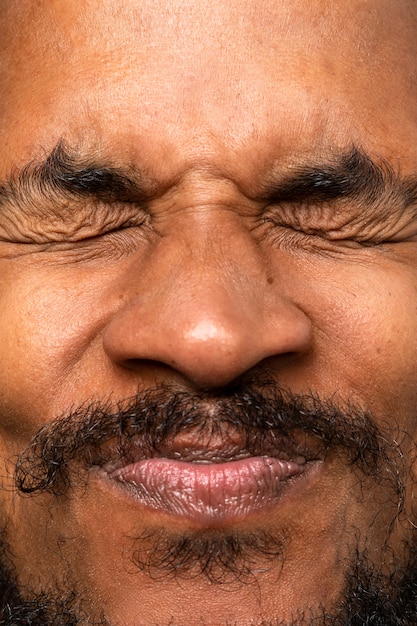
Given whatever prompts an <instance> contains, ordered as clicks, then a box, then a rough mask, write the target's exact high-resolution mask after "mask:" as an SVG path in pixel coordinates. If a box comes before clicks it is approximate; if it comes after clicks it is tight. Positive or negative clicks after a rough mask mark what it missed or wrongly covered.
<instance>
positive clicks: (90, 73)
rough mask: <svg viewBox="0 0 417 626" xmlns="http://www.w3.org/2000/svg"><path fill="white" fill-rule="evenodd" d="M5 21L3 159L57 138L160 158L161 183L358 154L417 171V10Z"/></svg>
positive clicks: (59, 14) (382, 4)
mask: <svg viewBox="0 0 417 626" xmlns="http://www.w3.org/2000/svg"><path fill="white" fill-rule="evenodd" d="M1 10H2V11H3V18H2V20H1V24H2V26H1V27H0V29H1V32H0V41H2V42H3V43H2V44H0V46H1V60H2V63H1V65H0V91H1V93H2V104H1V105H0V107H1V108H0V116H1V118H0V120H1V122H2V123H1V126H0V139H1V140H2V141H1V145H2V146H3V153H2V155H1V156H2V160H3V163H5V162H7V161H9V160H13V159H16V158H22V159H24V158H25V157H26V156H29V155H31V154H33V153H34V152H36V150H37V149H39V148H40V147H41V148H42V149H43V150H49V149H50V148H51V147H52V146H53V145H55V144H56V143H57V141H58V140H59V139H60V138H61V137H65V138H66V139H69V140H70V141H71V142H73V143H74V142H75V143H79V142H83V141H88V142H89V143H91V144H93V145H100V146H101V148H103V146H104V148H108V150H109V151H110V152H112V153H114V154H117V155H118V157H120V159H122V160H123V159H124V160H126V159H129V160H135V161H136V160H137V159H138V158H140V159H142V160H144V161H148V163H147V164H148V165H149V166H150V167H152V164H153V163H156V162H157V163H158V164H159V167H160V168H161V175H162V169H163V168H165V169H166V170H170V169H172V168H175V167H177V168H178V167H180V168H183V169H184V168H185V169H187V168H188V167H191V166H192V164H193V163H195V162H196V161H198V162H199V163H200V164H201V165H204V164H205V163H206V162H207V163H210V164H211V165H212V166H213V167H214V168H216V167H219V168H220V167H223V166H224V165H225V164H226V163H227V161H228V160H229V161H230V164H233V163H235V161H236V156H237V154H239V156H240V157H242V159H247V160H248V162H251V159H253V161H254V162H256V163H262V162H263V161H265V162H271V160H273V159H275V158H276V156H277V155H278V156H279V159H280V160H281V161H282V162H283V163H285V161H288V160H289V161H291V159H293V158H294V154H298V155H300V154H304V153H306V152H307V153H310V152H314V151H321V150H328V149H329V147H330V148H331V146H336V147H345V146H346V145H349V144H352V143H356V144H360V145H364V147H365V148H367V149H368V150H370V151H371V152H372V151H375V152H378V153H380V154H382V155H383V156H385V157H387V158H390V159H391V160H392V159H394V160H395V159H396V158H398V157H399V156H401V158H402V159H403V160H405V161H407V159H408V160H409V161H410V162H411V161H413V160H414V159H415V156H416V155H415V148H414V146H413V145H412V144H413V143H414V144H415V143H416V142H415V141H414V142H412V141H410V138H412V137H414V138H415V139H417V137H416V134H417V106H416V100H417V99H416V97H415V96H416V84H417V81H416V78H417V76H416V74H417V69H416V67H417V63H416V60H417V59H416V55H417V46H416V43H415V42H416V40H417V37H416V36H415V35H416V32H417V27H416V9H415V2H407V1H405V0H404V1H403V2H401V1H399V2H395V1H392V0H366V1H363V0H362V1H361V0H349V1H347V0H341V1H335V2H332V3H329V2H327V1H324V0H313V1H312V0H281V1H280V2H277V1H276V0H228V2H225V1H224V0H212V1H211V2H206V1H203V0H182V1H175V0H170V1H166V0H165V1H150V0H147V1H146V0H145V1H140V2H139V1H138V0H119V1H118V2H116V3H115V2H114V1H112V0H76V1H75V2H71V3H68V2H66V1H65V0H37V1H36V2H35V0H20V1H19V2H17V1H14V0H6V1H5V3H4V5H3V8H2V9H1ZM394 95H395V97H394ZM387 137H388V138H389V141H387ZM26 153H27V154H26Z"/></svg>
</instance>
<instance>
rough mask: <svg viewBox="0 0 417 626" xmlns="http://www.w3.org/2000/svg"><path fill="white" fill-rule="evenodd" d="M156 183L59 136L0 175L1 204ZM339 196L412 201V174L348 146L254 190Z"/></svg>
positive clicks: (114, 196) (273, 198)
mask: <svg viewBox="0 0 417 626" xmlns="http://www.w3.org/2000/svg"><path fill="white" fill-rule="evenodd" d="M160 186H161V185H158V184H157V183H156V181H153V180H151V179H150V178H147V177H145V176H144V175H143V173H139V170H138V169H137V168H134V167H116V166H113V165H109V164H106V163H104V162H102V161H100V159H99V158H97V156H96V155H95V154H94V153H93V154H91V155H88V154H85V153H83V152H81V151H77V150H75V149H74V148H71V147H69V146H68V145H67V144H66V143H65V142H64V141H63V140H61V141H59V142H58V144H57V145H56V146H55V147H54V149H53V150H52V151H51V153H50V154H49V155H48V156H47V157H46V158H45V159H43V160H32V161H30V162H29V163H27V164H25V165H24V166H23V167H22V168H21V169H19V170H14V171H13V172H11V174H10V175H9V176H8V177H7V179H6V180H5V181H3V182H1V181H0V208H1V206H2V205H3V206H4V205H12V206H17V207H22V208H27V207H28V206H31V205H33V203H34V202H36V203H39V202H42V201H44V202H51V201H52V202H58V203H59V202H64V203H68V202H69V201H71V200H73V201H74V200H86V199H95V200H103V201H105V202H114V201H125V202H137V203H145V202H147V201H148V200H149V198H150V197H151V195H152V194H153V193H154V192H155V190H156V189H157V188H158V187H160ZM343 199H348V200H353V201H356V202H361V203H363V204H365V205H366V206H375V205H376V204H379V203H381V202H386V201H391V202H395V203H396V204H397V205H398V206H399V207H401V208H405V207H408V206H409V205H410V204H413V203H414V204H415V203H417V176H406V177H402V176H401V175H400V174H399V172H396V171H395V170H394V168H393V167H392V165H391V164H390V163H388V162H386V161H384V160H383V159H378V161H377V160H375V159H373V158H372V157H371V156H370V155H369V154H367V153H366V152H364V151H363V150H361V149H359V148H357V147H355V146H353V147H351V148H350V149H349V150H347V151H345V152H342V153H335V154H334V155H333V156H332V157H331V158H330V159H329V158H324V159H323V158H321V159H320V158H319V157H315V159H314V161H313V160H310V161H305V162H301V161H300V162H299V163H298V164H297V163H296V164H292V165H291V166H290V167H288V168H287V169H286V170H285V171H283V172H279V171H275V172H274V173H273V174H272V175H271V176H270V177H269V181H268V182H267V183H266V184H265V185H264V187H263V189H262V191H261V193H260V194H259V200H261V201H264V202H267V203H280V202H281V203H283V202H286V203H297V204H301V203H306V204H307V203H309V204H321V203H327V202H330V201H337V200H343Z"/></svg>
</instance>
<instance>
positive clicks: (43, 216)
mask: <svg viewBox="0 0 417 626" xmlns="http://www.w3.org/2000/svg"><path fill="white" fill-rule="evenodd" d="M149 217H150V216H149V213H148V212H147V211H146V209H144V208H143V207H141V206H138V205H136V204H134V203H126V202H112V203H107V202H103V201H94V202H91V201H90V202H87V201H86V202H76V203H73V202H67V203H66V204H65V206H64V205H59V204H54V205H53V206H51V207H45V206H44V205H42V206H37V207H33V211H31V212H28V211H25V212H20V215H19V214H18V213H17V212H13V211H5V212H3V213H2V214H0V234H1V235H2V239H3V240H8V241H15V242H16V243H45V242H47V243H49V242H50V243H52V242H54V241H72V242H76V241H81V240H83V239H87V238H92V237H97V236H100V235H104V234H106V233H109V232H111V231H116V230H121V229H126V228H130V227H133V226H135V227H140V226H142V225H143V224H144V223H145V222H146V221H147V220H148V219H149ZM2 231H3V232H2Z"/></svg>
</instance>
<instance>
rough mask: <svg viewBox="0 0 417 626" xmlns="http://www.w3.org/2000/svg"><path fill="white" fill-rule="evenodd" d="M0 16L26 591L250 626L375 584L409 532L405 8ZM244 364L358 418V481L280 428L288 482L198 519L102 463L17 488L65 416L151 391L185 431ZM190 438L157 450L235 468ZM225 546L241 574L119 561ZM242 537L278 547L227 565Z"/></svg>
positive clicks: (13, 432) (11, 448)
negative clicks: (250, 502)
mask: <svg viewBox="0 0 417 626" xmlns="http://www.w3.org/2000/svg"><path fill="white" fill-rule="evenodd" d="M1 12H2V15H1V19H0V93H1V94H2V97H1V99H0V180H1V181H2V193H1V195H0V204H1V211H0V275H1V276H2V279H1V283H0V342H1V345H2V346H3V348H2V361H1V365H0V390H1V395H0V457H1V459H2V460H1V463H2V469H1V475H2V477H3V487H4V488H3V491H2V492H1V523H2V528H4V529H5V532H4V538H5V541H6V542H7V544H8V547H9V549H10V555H9V557H8V558H7V559H5V560H6V561H7V562H8V564H9V566H11V569H12V571H13V572H14V574H13V576H14V577H15V578H16V584H17V586H18V587H19V588H20V590H21V593H22V594H23V596H25V597H26V599H28V598H30V597H31V594H32V593H33V594H39V593H42V592H49V591H53V590H54V589H56V588H59V589H61V590H62V589H68V588H70V589H72V588H74V589H75V590H76V593H77V596H78V597H79V598H80V602H81V608H80V607H78V608H77V611H78V610H80V611H81V610H82V611H85V614H87V615H88V616H90V617H91V620H95V621H96V622H98V621H99V619H101V617H102V615H104V616H105V619H106V620H107V622H108V623H110V624H111V625H112V626H133V625H139V624H140V625H143V626H151V625H153V624H161V625H164V626H165V625H166V624H168V623H170V621H171V623H175V624H187V625H188V626H197V625H198V624H201V623H202V622H203V623H207V624H211V625H217V624H218V625H220V624H221V625H224V624H226V623H232V624H233V623H237V624H239V625H248V626H249V624H260V623H262V621H264V622H265V623H273V622H274V620H276V621H282V622H286V623H291V621H292V620H293V619H294V615H296V614H300V613H306V615H312V616H316V617H318V619H322V618H321V616H322V615H323V610H322V609H323V606H324V607H325V609H326V610H327V611H328V612H334V611H337V607H339V606H340V603H341V601H342V599H343V597H344V596H343V594H344V593H345V592H346V580H345V574H346V573H347V572H348V570H349V571H351V570H352V568H353V556H352V555H353V554H356V552H359V554H361V555H365V553H366V558H367V561H368V563H370V564H371V566H372V569H373V570H376V571H377V572H378V573H379V574H380V575H381V576H383V578H384V581H385V582H386V581H389V580H390V578H391V577H392V576H393V575H394V574H395V572H396V571H397V570H398V571H399V570H401V569H402V568H405V567H406V566H407V564H408V563H409V561H410V560H411V556H410V553H411V549H410V544H411V543H412V541H413V537H414V533H415V526H416V524H417V513H416V510H415V504H414V500H415V483H416V467H415V456H416V455H415V443H416V436H417V415H416V408H415V407H416V406H417V387H416V384H415V381H416V380H417V345H416V337H417V316H416V308H417V295H416V294H417V290H416V285H417V270H416V267H417V264H416V261H417V225H416V224H417V223H416V219H415V218H416V208H417V203H416V177H417V169H416V163H417V148H416V146H417V107H416V97H415V93H416V84H417V75H416V74H417V69H416V68H417V62H416V61H417V58H416V57H417V43H416V42H417V37H416V32H417V7H416V4H415V3H414V2H407V1H405V0H401V1H400V0H398V1H395V2H393V1H391V0H390V1H388V0H387V1H383V2H381V1H379V0H378V1H376V0H375V1H373V0H370V1H368V2H364V1H360V0H354V1H352V0H350V1H349V2H347V1H344V0H340V1H337V2H333V3H331V4H330V3H328V2H324V1H323V2H322V1H319V0H318V1H314V2H311V1H307V0H305V1H304V0H295V1H294V0H291V1H290V0H288V1H287V0H284V1H283V2H275V1H272V0H271V1H269V0H267V1H265V0H263V1H262V2H250V1H249V0H247V1H246V0H243V1H242V0H239V1H238V0H236V1H235V0H232V1H231V2H221V1H220V0H215V1H214V2H211V3H207V2H199V1H197V2H196V1H195V0H194V1H193V2H164V1H158V2H148V1H145V2H140V3H139V2H136V1H134V0H121V1H120V2H117V3H114V2H111V1H110V0H109V1H107V0H104V1H103V0H100V2H98V0H97V1H95V0H90V1H89V2H87V1H86V2H81V1H77V2H73V3H68V2H64V1H63V0H54V1H52V0H48V1H46V0H43V1H41V2H34V1H31V0H21V1H20V2H15V1H12V0H6V2H4V3H3V6H2V8H1ZM265 376H267V379H268V385H269V387H268V388H270V384H271V381H272V384H274V385H278V386H279V388H280V389H285V390H287V391H288V392H289V393H290V395H291V397H292V398H294V397H296V398H302V397H304V398H310V400H311V399H312V398H316V399H317V398H319V399H320V404H321V406H322V407H324V406H328V405H329V402H330V401H331V402H332V403H333V406H335V407H337V408H338V410H340V413H341V415H342V420H341V422H342V423H343V419H345V421H347V423H349V424H352V423H353V424H355V420H356V421H357V420H359V419H360V417H359V416H361V415H366V418H367V421H366V422H365V423H366V424H367V427H366V428H365V431H366V429H368V430H369V429H372V428H374V427H375V428H376V432H377V433H378V435H377V437H376V440H377V441H378V442H379V444H380V447H381V450H379V452H378V454H377V457H376V458H377V459H378V460H377V461H375V462H374V464H373V471H370V469H369V467H370V465H369V463H368V465H367V469H366V470H365V469H364V468H363V467H362V466H361V465H360V464H357V463H356V462H355V463H353V464H352V458H351V457H352V456H355V455H351V454H350V453H349V446H340V445H339V444H338V443H337V442H334V441H332V442H331V443H329V444H328V445H327V444H326V445H324V444H323V441H324V438H323V437H320V436H318V435H317V432H316V433H315V432H314V424H313V420H310V422H311V423H310V426H309V427H308V430H306V431H305V432H304V431H303V429H302V427H301V426H300V424H298V426H297V428H296V429H295V430H294V433H295V434H294V433H293V434H294V437H295V439H296V440H297V444H291V445H292V446H293V447H292V448H291V450H290V451H289V452H288V456H289V459H290V461H291V462H293V463H296V462H297V463H296V465H297V464H298V465H302V466H303V470H302V471H303V473H302V476H301V475H300V476H297V477H296V480H292V479H291V480H289V481H288V482H287V483H286V487H285V489H286V490H285V494H284V496H283V497H282V498H281V499H279V501H277V502H274V503H273V505H272V506H268V507H266V508H262V507H260V509H259V510H258V509H256V510H255V509H248V511H247V512H246V513H245V515H240V516H239V515H236V516H235V517H233V516H231V517H230V519H226V521H224V520H223V519H218V518H215V522H214V526H215V532H213V522H212V521H210V523H209V522H207V518H204V519H201V518H198V519H197V518H195V517H192V516H190V515H185V514H183V513H180V514H177V513H176V514H173V513H172V511H167V510H165V509H164V508H163V507H162V508H158V507H157V506H154V505H153V504H154V503H153V501H152V506H150V505H149V503H145V504H144V503H143V502H138V501H137V499H135V498H134V497H131V494H129V493H127V492H126V491H123V490H122V489H121V488H119V487H120V485H119V484H115V483H114V481H113V482H112V480H113V478H111V476H110V474H111V472H107V474H106V473H105V472H106V471H107V466H106V463H105V462H104V460H103V457H102V456H101V457H100V461H98V460H97V458H99V457H97V458H96V457H94V461H95V463H90V465H89V464H88V463H85V459H83V460H80V459H79V458H73V459H72V460H70V463H69V469H70V476H69V481H70V484H71V487H70V488H65V489H61V491H59V490H58V491H56V490H55V491H54V490H53V489H52V488H51V485H47V486H46V487H47V488H46V489H38V490H37V491H35V493H34V494H33V495H28V494H26V495H25V494H24V493H22V491H20V490H19V489H18V488H17V487H16V484H15V481H14V469H15V464H16V458H17V457H18V456H19V455H21V454H22V452H23V450H25V449H26V448H27V446H29V445H30V443H31V441H32V439H33V437H35V435H36V433H38V431H39V430H40V429H41V428H42V427H43V426H48V425H49V424H51V423H52V422H53V421H54V420H58V422H59V420H62V419H63V416H65V415H67V414H71V411H74V410H75V409H78V407H84V409H83V410H81V409H79V410H78V412H77V416H78V417H77V419H81V422H82V421H83V419H87V416H88V412H86V411H85V407H87V406H91V405H92V404H94V403H100V405H104V406H106V407H107V408H108V407H109V406H112V407H113V410H114V407H115V406H117V405H118V404H123V403H126V402H127V401H128V399H129V398H132V397H133V396H134V395H135V394H136V393H137V391H138V389H139V390H140V391H141V392H142V391H145V392H146V391H149V390H153V389H154V388H157V389H160V388H161V386H162V388H169V389H171V390H173V389H174V390H175V391H179V392H189V393H191V394H193V395H192V401H193V403H197V405H198V407H199V408H200V409H201V410H202V411H203V413H201V412H200V413H199V416H200V418H201V415H202V414H203V415H205V416H206V418H207V419H206V422H205V428H206V426H207V424H208V423H209V422H210V420H212V421H211V422H210V424H212V422H213V419H214V417H213V416H216V415H222V413H221V411H220V409H219V406H220V405H219V404H217V402H218V399H219V397H221V398H230V396H231V393H232V390H234V389H236V388H237V386H238V385H240V387H239V388H240V391H241V392H242V389H243V390H244V389H245V385H246V387H249V386H250V383H249V381H252V382H253V381H256V380H257V381H259V380H261V379H262V377H265ZM258 387H259V384H258ZM242 393H243V392H242ZM195 394H197V396H198V399H196V398H197V396H196V395H195ZM267 395H268V394H267ZM352 406H353V407H355V410H352V409H351V407H352ZM304 408H305V409H306V412H307V413H308V411H309V410H310V408H309V407H307V406H305V407H304ZM203 409H204V410H203ZM234 410H235V411H237V408H236V407H234ZM83 411H84V412H83ZM300 414H301V413H300ZM332 415H333V417H334V414H332ZM343 416H344V417H343ZM90 417H91V415H90ZM194 417H196V416H194ZM92 419H97V420H99V417H98V415H97V414H93V418H92ZM331 419H332V418H331V417H330V414H329V416H328V419H327V423H330V424H331ZM261 421H262V420H261ZM242 423H243V422H242ZM337 423H339V422H337ZM207 428H208V426H207ZM228 428H229V426H228ZM242 428H243V426H242ZM246 429H247V431H249V430H250V427H249V426H246ZM266 430H267V429H266ZM330 431H331V429H330ZM129 432H130V431H129ZM291 432H293V431H291ZM326 432H327V431H326ZM245 433H246V431H245ZM300 433H301V434H300ZM171 434H172V433H171ZM246 434H247V433H246ZM246 434H245V436H246ZM74 436H75V435H74ZM135 436H137V435H136V434H135ZM215 436H216V437H217V439H216V438H214V439H210V437H208V438H207V437H206V430H204V437H205V438H203V440H202V441H203V444H204V446H203V444H202V443H201V441H200V442H199V441H198V437H197V436H196V432H195V430H193V428H192V427H190V428H189V429H188V430H187V429H184V430H181V429H178V432H176V434H175V437H174V436H172V437H171V438H169V437H167V439H166V440H165V441H164V446H165V447H164V454H165V456H167V457H168V458H170V451H169V450H168V448H169V446H171V452H172V450H173V449H175V450H176V451H177V452H178V451H179V452H178V453H179V458H182V459H183V458H185V457H186V458H187V459H189V458H190V455H191V457H192V454H193V452H192V451H193V450H194V454H195V450H196V449H197V448H198V446H199V445H200V446H201V447H205V449H206V452H205V453H206V454H208V456H210V454H211V455H212V458H211V459H210V458H206V457H204V458H203V459H201V458H198V459H197V461H198V462H201V461H203V462H204V463H208V462H210V460H211V461H215V462H216V463H217V462H218V461H219V458H221V461H222V462H223V461H225V458H223V457H227V453H228V452H229V453H230V458H229V461H230V460H232V461H233V460H235V457H239V454H238V453H236V450H235V448H236V446H237V447H239V446H240V447H241V448H242V446H243V444H242V442H241V439H239V438H238V437H237V434H236V432H234V431H233V427H232V426H231V427H230V428H229V429H225V428H224V426H223V427H222V429H220V428H219V429H218V431H216V433H215ZM279 436H280V437H282V434H280V435H279ZM300 438H301V439H300ZM57 441H59V440H56V439H54V444H56V442H57ZM225 441H226V442H227V445H226V443H225ZM167 442H168V443H169V446H168V443H167ZM236 442H237V443H236ZM381 442H383V445H382V443H381ZM113 444H114V438H112V437H109V439H108V441H107V440H106V442H105V445H106V446H108V447H105V450H106V451H107V452H108V450H109V449H110V450H111V454H115V453H114V448H112V447H111V446H112V445H113ZM232 444H233V445H232ZM100 445H101V444H100ZM282 445H283V444H282V443H280V446H281V448H282ZM210 446H211V448H210ZM233 446H234V447H233ZM297 446H298V447H297ZM301 446H304V448H303V451H304V452H305V455H304V456H305V457H306V458H307V461H306V463H307V464H308V470H307V471H305V472H304V465H303V463H304V462H303V461H302V460H300V457H301V456H302V455H301V454H300V447H301ZM248 447H249V446H248ZM55 448H56V445H55ZM99 448H100V446H99ZM281 448H280V449H279V451H278V452H276V454H277V455H278V456H279V458H280V459H281V458H282V456H283V455H284V453H285V451H284V450H282V449H281ZM207 449H208V450H209V453H207ZM232 449H233V453H232V452H230V450H232ZM268 450H269V449H268ZM100 451H101V452H102V451H103V450H102V448H100ZM287 451H288V450H287ZM119 452H120V451H119ZM119 452H118V453H119ZM246 452H247V451H245V454H246ZM130 453H131V452H130V451H129V454H130ZM269 453H270V455H271V456H272V457H273V456H274V454H275V453H274V452H268V454H269ZM109 454H110V453H109ZM199 454H200V455H203V452H201V451H199ZM256 454H257V455H258V456H260V457H261V458H262V454H263V452H262V450H260V451H259V450H258V449H256ZM187 455H188V456H187ZM241 456H242V454H241ZM243 456H245V455H243ZM214 457H215V458H214ZM385 457H387V458H385ZM111 458H112V459H113V457H111ZM164 458H165V457H164ZM239 459H240V457H239ZM227 460H228V459H227V458H226V461H227ZM286 460H288V459H286ZM193 461H195V458H194V459H193ZM371 465H372V464H371ZM97 467H99V471H97ZM103 467H104V470H103ZM170 467H171V466H170ZM101 470H103V471H104V473H105V478H103V473H100V471H101ZM112 470H113V468H112ZM193 471H194V470H193ZM109 476H110V478H109ZM399 477H400V478H399ZM67 486H68V485H67ZM44 487H45V485H44ZM242 491H244V486H243V487H242ZM206 517H207V516H206ZM210 524H211V526H210ZM208 530H210V533H211V534H210V533H208V532H207V531H208ZM232 531H233V533H234V536H235V537H236V538H237V539H236V540H237V542H239V541H240V542H241V545H243V546H246V552H247V553H248V554H249V553H250V555H251V558H252V561H251V565H250V574H251V577H250V581H249V578H248V577H246V578H245V580H243V579H242V580H239V579H237V580H234V581H231V579H230V578H229V577H228V576H226V578H223V579H222V581H223V582H222V584H216V580H213V578H211V579H210V577H207V576H205V575H204V573H202V572H201V571H199V570H198V568H197V569H194V570H192V568H191V570H192V571H191V570H190V569H189V570H188V572H187V576H185V575H184V571H183V572H182V575H181V571H180V568H177V569H178V571H179V574H178V575H177V576H175V575H172V574H173V570H172V571H171V572H170V574H171V575H170V576H156V575H155V571H154V570H153V571H152V572H151V573H152V575H150V572H149V570H147V569H146V568H143V567H142V568H141V567H138V563H137V562H136V564H135V565H134V564H133V562H132V561H134V559H132V552H133V548H132V537H133V538H136V539H138V538H142V541H143V543H142V544H141V545H142V548H141V550H142V552H141V554H142V557H143V554H144V553H145V557H146V553H147V551H146V550H145V551H144V549H143V546H145V547H147V550H148V553H152V550H154V549H155V545H156V544H155V537H156V536H157V535H158V533H159V536H162V537H164V538H166V537H171V540H172V537H173V535H175V537H176V540H178V538H180V539H181V538H182V539H184V538H190V537H193V538H194V540H196V542H195V543H194V544H193V545H194V546H199V547H198V550H200V553H201V554H203V552H204V554H206V553H207V552H209V551H210V550H212V549H213V546H214V547H216V546H217V548H219V546H220V545H222V546H223V548H224V545H226V544H225V543H224V541H223V540H224V537H225V536H226V535H228V536H230V533H231V532H232ZM262 533H266V534H267V536H268V537H271V536H272V537H274V538H275V539H276V538H279V539H280V544H279V545H280V550H281V553H282V554H281V556H279V558H278V557H277V556H273V555H271V554H270V553H265V551H264V553H263V554H262V550H261V549H260V548H259V545H258V547H257V549H256V550H255V551H252V552H250V550H249V543H248V537H250V536H255V535H256V536H265V535H262ZM144 538H147V539H144ZM222 541H223V543H221V542H222ZM245 541H246V544H245ZM147 542H148V543H147ZM170 545H171V544H170ZM177 545H178V541H177ZM202 546H203V547H202ZM229 547H230V546H229ZM223 548H222V549H223ZM193 550H194V552H192V556H193V557H195V555H196V554H197V552H196V550H197V548H195V547H194V548H193ZM201 554H200V557H199V560H198V559H196V558H194V565H195V564H196V563H197V565H201V563H202V558H203V557H202V556H201ZM282 555H283V556H282ZM145 557H144V558H145ZM154 564H155V563H154ZM174 564H175V565H178V562H176V563H174ZM174 569H175V568H174ZM216 571H217V573H219V570H218V569H217V570H216ZM190 572H191V573H194V575H190ZM156 573H157V572H156ZM220 573H221V572H220ZM223 573H224V572H223ZM10 576H12V574H10ZM217 582H218V581H217ZM390 584H391V585H392V586H394V587H395V585H396V584H398V580H397V579H395V576H394V580H391V582H390ZM52 623H53V622H52ZM319 623H320V622H319Z"/></svg>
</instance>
